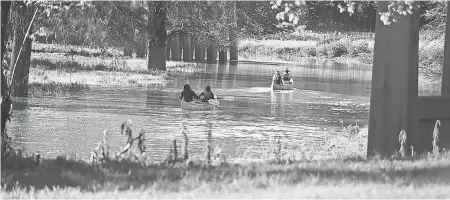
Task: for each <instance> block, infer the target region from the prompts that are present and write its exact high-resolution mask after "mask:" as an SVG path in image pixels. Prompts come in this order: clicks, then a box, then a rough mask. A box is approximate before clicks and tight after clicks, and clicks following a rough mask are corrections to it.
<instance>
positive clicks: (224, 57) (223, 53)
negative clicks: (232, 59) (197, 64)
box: [219, 47, 228, 63]
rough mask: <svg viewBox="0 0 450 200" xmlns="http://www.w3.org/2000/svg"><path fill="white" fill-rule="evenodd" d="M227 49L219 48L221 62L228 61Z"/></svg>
mask: <svg viewBox="0 0 450 200" xmlns="http://www.w3.org/2000/svg"><path fill="white" fill-rule="evenodd" d="M227 53H228V52H227V49H226V48H224V47H222V48H220V50H219V63H226V62H227Z"/></svg>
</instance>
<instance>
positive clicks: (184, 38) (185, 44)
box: [180, 33, 192, 62]
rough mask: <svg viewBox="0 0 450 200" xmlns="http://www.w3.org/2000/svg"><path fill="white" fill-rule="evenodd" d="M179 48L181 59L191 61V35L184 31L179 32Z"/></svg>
mask: <svg viewBox="0 0 450 200" xmlns="http://www.w3.org/2000/svg"><path fill="white" fill-rule="evenodd" d="M180 43H181V48H182V49H183V61H184V62H192V47H191V37H190V36H188V35H187V34H185V33H181V34H180Z"/></svg>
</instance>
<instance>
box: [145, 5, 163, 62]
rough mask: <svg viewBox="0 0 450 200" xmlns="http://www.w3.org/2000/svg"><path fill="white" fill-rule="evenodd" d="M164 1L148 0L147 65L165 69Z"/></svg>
mask: <svg viewBox="0 0 450 200" xmlns="http://www.w3.org/2000/svg"><path fill="white" fill-rule="evenodd" d="M167 4H168V2H166V1H154V2H153V1H148V2H147V5H148V8H149V15H148V27H149V30H148V65H147V68H148V69H149V70H150V69H160V70H166V39H167V32H166V25H165V23H166V18H167Z"/></svg>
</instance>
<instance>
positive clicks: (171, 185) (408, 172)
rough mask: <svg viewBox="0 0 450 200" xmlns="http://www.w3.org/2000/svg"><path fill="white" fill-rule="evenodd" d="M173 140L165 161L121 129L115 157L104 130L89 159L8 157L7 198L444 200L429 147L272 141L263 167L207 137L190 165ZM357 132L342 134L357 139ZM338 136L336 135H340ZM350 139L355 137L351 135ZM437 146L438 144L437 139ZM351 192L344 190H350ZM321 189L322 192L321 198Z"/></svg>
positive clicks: (436, 153) (444, 157)
mask: <svg viewBox="0 0 450 200" xmlns="http://www.w3.org/2000/svg"><path fill="white" fill-rule="evenodd" d="M184 130H185V129H184V127H183V129H182V131H181V134H182V135H183V138H184V139H183V140H182V141H177V140H174V141H173V145H172V146H171V148H170V151H169V152H168V156H167V159H166V160H165V161H164V162H161V163H152V162H149V161H148V159H147V156H146V155H147V154H146V151H147V150H148V149H146V146H145V141H146V136H147V135H146V133H145V131H142V130H141V131H139V132H134V130H132V128H131V122H130V121H127V122H124V123H123V124H122V125H121V134H125V135H127V137H128V139H127V140H126V144H125V146H124V148H123V149H122V150H120V151H118V152H116V153H115V154H114V153H113V152H110V150H109V147H108V132H106V131H105V132H104V133H103V141H101V142H99V145H98V146H97V147H96V148H95V149H93V151H92V154H91V158H90V159H89V160H82V159H78V158H76V157H66V156H59V157H57V158H56V159H43V158H42V157H41V156H40V155H33V156H25V155H23V154H22V153H21V152H20V151H19V152H17V151H12V150H11V149H10V154H9V156H8V157H7V159H5V160H3V162H2V172H3V173H2V181H1V183H2V188H1V192H2V196H3V197H4V198H82V197H89V198H180V197H181V198H220V197H223V195H224V194H226V195H229V196H227V197H229V198H255V197H256V198H263V197H265V198H400V197H401V198H449V197H450V193H448V189H450V185H449V184H450V176H449V175H450V159H449V158H450V152H448V151H447V150H442V149H439V147H438V146H437V144H438V143H436V142H435V141H434V142H433V147H434V149H433V152H430V153H429V154H426V155H416V154H414V153H413V154H412V155H407V154H406V153H405V151H404V149H405V148H407V146H406V138H405V134H402V133H400V134H399V142H400V146H401V148H400V149H399V151H398V154H396V155H394V156H392V157H389V158H380V157H375V158H371V159H364V158H361V157H350V158H342V159H331V160H329V159H328V160H309V159H296V158H293V157H289V156H283V155H285V153H284V152H283V151H285V150H284V149H283V148H281V147H280V146H279V144H280V142H279V141H277V142H274V143H273V147H272V148H268V150H267V152H266V153H267V154H268V155H269V156H268V157H267V160H266V161H265V162H263V163H246V164H235V163H230V162H228V161H227V160H226V159H225V158H224V157H223V156H222V155H221V153H220V151H213V150H212V147H211V142H210V141H211V138H212V134H211V131H209V134H208V136H207V140H206V141H207V142H206V144H205V154H204V157H203V158H204V159H203V160H198V161H195V160H192V159H191V157H192V155H191V154H190V153H189V139H188V137H187V135H186V134H185V132H184ZM357 130H358V128H355V127H354V126H349V127H345V128H343V130H342V131H343V133H344V134H355V132H358V131H357ZM338 135H341V134H338ZM353 136H355V135H353ZM434 138H435V140H438V139H439V135H438V134H437V135H436V137H434ZM350 188H351V191H350V192H349V189H350ZM323 190H327V192H326V193H324V192H323Z"/></svg>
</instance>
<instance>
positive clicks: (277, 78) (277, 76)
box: [272, 70, 283, 85]
mask: <svg viewBox="0 0 450 200" xmlns="http://www.w3.org/2000/svg"><path fill="white" fill-rule="evenodd" d="M272 80H273V82H275V83H276V84H278V85H283V82H282V81H281V75H280V71H278V70H277V71H276V72H275V74H274V75H273V77H272Z"/></svg>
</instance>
